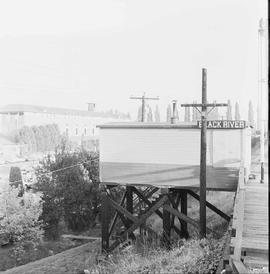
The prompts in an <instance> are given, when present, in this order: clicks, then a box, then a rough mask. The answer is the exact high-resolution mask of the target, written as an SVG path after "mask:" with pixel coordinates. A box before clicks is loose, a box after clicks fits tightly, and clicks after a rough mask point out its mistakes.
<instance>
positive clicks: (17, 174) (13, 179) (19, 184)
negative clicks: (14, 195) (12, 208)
mask: <svg viewBox="0 0 270 274" xmlns="http://www.w3.org/2000/svg"><path fill="white" fill-rule="evenodd" d="M9 185H10V186H12V187H15V188H18V190H19V193H18V195H19V196H20V197H22V195H23V193H24V189H23V181H22V173H21V169H20V168H19V167H17V166H12V167H11V168H10V171H9Z"/></svg>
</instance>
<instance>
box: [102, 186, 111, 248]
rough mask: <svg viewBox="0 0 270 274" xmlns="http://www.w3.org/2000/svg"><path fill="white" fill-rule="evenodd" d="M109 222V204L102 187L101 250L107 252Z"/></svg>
mask: <svg viewBox="0 0 270 274" xmlns="http://www.w3.org/2000/svg"><path fill="white" fill-rule="evenodd" d="M109 222H110V204H109V199H108V196H107V193H106V190H105V189H103V190H102V192H101V250H102V252H107V251H108V249H109Z"/></svg>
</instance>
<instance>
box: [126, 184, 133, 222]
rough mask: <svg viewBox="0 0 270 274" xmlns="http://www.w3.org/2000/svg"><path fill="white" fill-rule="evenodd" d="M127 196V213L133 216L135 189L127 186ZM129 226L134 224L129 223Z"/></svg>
mask: <svg viewBox="0 0 270 274" xmlns="http://www.w3.org/2000/svg"><path fill="white" fill-rule="evenodd" d="M126 191H127V195H126V208H127V211H128V212H129V213H130V214H131V215H132V214H133V187H132V186H127V187H126ZM128 223H129V226H130V225H131V224H132V222H131V221H130V220H129V221H128Z"/></svg>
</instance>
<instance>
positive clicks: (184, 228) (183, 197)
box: [180, 190, 189, 238]
mask: <svg viewBox="0 0 270 274" xmlns="http://www.w3.org/2000/svg"><path fill="white" fill-rule="evenodd" d="M180 195H181V199H180V205H181V213H183V214H185V215H186V216H187V191H185V190H180ZM181 234H182V236H183V237H184V238H188V236H189V235H188V229H187V222H185V221H183V220H181Z"/></svg>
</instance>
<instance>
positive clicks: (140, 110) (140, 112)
mask: <svg viewBox="0 0 270 274" xmlns="http://www.w3.org/2000/svg"><path fill="white" fill-rule="evenodd" d="M137 121H138V122H142V106H140V107H139V108H138V115H137Z"/></svg>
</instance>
